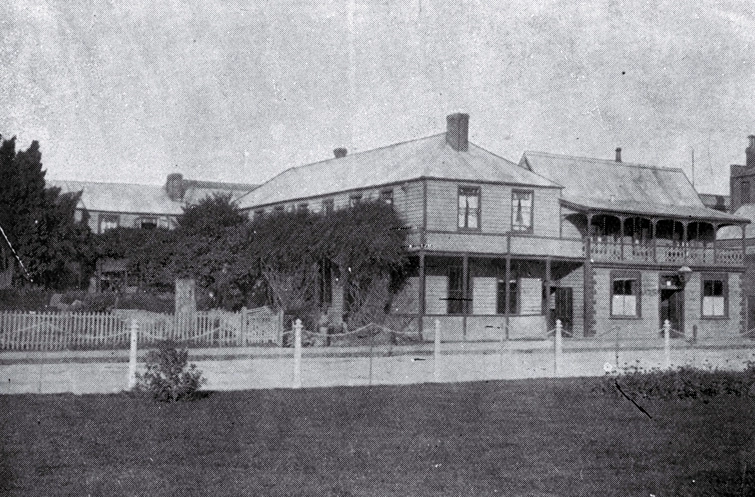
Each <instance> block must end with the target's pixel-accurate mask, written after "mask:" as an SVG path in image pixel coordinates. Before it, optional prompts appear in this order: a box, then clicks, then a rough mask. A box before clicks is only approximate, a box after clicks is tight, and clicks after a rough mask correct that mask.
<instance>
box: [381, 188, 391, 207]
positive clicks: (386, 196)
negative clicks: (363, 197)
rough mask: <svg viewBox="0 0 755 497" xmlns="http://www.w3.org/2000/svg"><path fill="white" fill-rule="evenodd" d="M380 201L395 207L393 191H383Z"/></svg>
mask: <svg viewBox="0 0 755 497" xmlns="http://www.w3.org/2000/svg"><path fill="white" fill-rule="evenodd" d="M380 201H381V202H383V203H385V204H388V205H393V190H383V191H381V192H380Z"/></svg>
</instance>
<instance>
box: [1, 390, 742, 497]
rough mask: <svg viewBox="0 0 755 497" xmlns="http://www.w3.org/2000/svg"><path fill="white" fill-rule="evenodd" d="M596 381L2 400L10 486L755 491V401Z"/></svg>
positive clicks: (127, 490)
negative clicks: (622, 389)
mask: <svg viewBox="0 0 755 497" xmlns="http://www.w3.org/2000/svg"><path fill="white" fill-rule="evenodd" d="M596 381H597V380H594V379H562V380H522V381H500V382H485V383H461V384H444V385H412V386H391V387H373V388H367V387H364V388H328V389H311V390H299V391H294V390H270V391H244V392H213V393H210V394H209V395H208V396H206V397H204V398H202V399H199V400H197V401H194V402H190V403H179V404H158V403H155V402H152V401H150V400H147V399H144V398H138V397H134V396H130V395H127V394H118V395H84V396H74V395H48V396H36V395H19V396H0V437H1V438H0V493H3V492H5V493H7V494H9V495H24V496H27V495H44V496H55V495H83V496H86V495H92V496H110V495H181V496H190V495H212V496H223V495H234V496H237V495H316V496H328V495H331V496H352V495H353V496H357V495H369V496H376V495H379V496H383V495H418V496H424V495H428V496H430V495H432V496H436V495H462V496H471V495H533V496H569V495H575V496H576V495H596V496H610V495H622V496H646V497H649V496H650V495H651V494H653V495H656V496H658V497H661V496H664V497H665V496H673V495H679V496H688V495H716V496H725V495H737V496H740V495H755V440H754V439H753V430H754V429H755V401H753V400H752V399H751V398H736V397H726V396H725V397H718V398H715V399H713V400H712V401H710V402H708V403H704V402H702V401H699V400H698V401H694V400H692V401H676V400H674V401H661V400H655V401H643V402H639V403H640V404H641V405H642V406H643V407H644V408H645V409H646V410H647V411H648V413H649V414H650V415H651V416H652V419H649V418H648V417H647V416H646V415H645V414H643V413H642V412H640V411H639V410H638V409H637V408H636V407H635V406H633V405H632V404H631V403H630V402H629V401H627V400H626V399H624V398H622V397H621V396H619V395H613V394H609V395H598V394H594V393H591V386H592V385H594V384H595V383H596Z"/></svg>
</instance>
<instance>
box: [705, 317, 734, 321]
mask: <svg viewBox="0 0 755 497" xmlns="http://www.w3.org/2000/svg"><path fill="white" fill-rule="evenodd" d="M700 319H704V320H705V321H726V320H729V319H731V318H730V317H729V316H700Z"/></svg>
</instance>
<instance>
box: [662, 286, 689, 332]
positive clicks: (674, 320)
mask: <svg viewBox="0 0 755 497" xmlns="http://www.w3.org/2000/svg"><path fill="white" fill-rule="evenodd" d="M660 293H661V306H660V318H661V319H660V327H661V332H660V333H661V336H663V323H664V321H666V320H667V319H668V320H669V322H670V323H671V337H672V338H673V337H679V336H684V290H682V289H680V288H673V289H670V288H662V289H661V292H660Z"/></svg>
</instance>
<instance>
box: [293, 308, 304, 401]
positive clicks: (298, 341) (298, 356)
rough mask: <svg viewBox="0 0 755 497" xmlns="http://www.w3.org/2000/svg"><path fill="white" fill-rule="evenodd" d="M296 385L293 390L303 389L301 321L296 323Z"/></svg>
mask: <svg viewBox="0 0 755 497" xmlns="http://www.w3.org/2000/svg"><path fill="white" fill-rule="evenodd" d="M293 328H294V384H293V388H301V330H302V328H303V325H302V323H301V319H298V318H297V319H296V322H295V323H294V326H293Z"/></svg>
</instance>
